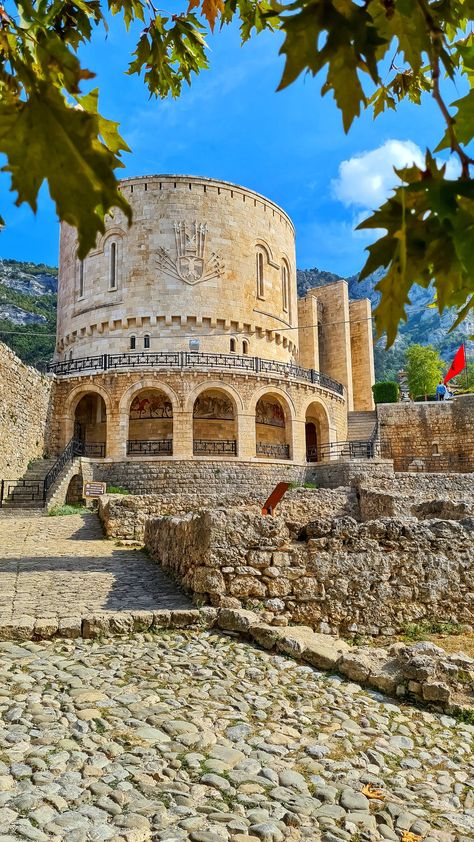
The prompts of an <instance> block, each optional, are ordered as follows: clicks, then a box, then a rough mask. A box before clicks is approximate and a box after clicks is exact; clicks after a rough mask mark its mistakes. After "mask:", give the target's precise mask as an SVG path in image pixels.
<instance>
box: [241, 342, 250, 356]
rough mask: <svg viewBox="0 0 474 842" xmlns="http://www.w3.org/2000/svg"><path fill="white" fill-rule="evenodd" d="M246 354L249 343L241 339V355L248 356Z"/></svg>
mask: <svg viewBox="0 0 474 842" xmlns="http://www.w3.org/2000/svg"><path fill="white" fill-rule="evenodd" d="M248 352H249V343H248V341H247V339H243V340H242V353H243V354H248Z"/></svg>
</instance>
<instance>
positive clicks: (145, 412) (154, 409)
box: [127, 385, 173, 457]
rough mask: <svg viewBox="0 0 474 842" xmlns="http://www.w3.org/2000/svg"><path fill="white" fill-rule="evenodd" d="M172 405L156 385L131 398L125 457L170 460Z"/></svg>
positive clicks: (171, 450)
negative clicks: (168, 458)
mask: <svg viewBox="0 0 474 842" xmlns="http://www.w3.org/2000/svg"><path fill="white" fill-rule="evenodd" d="M172 453H173V404H172V402H171V400H170V399H169V396H168V395H167V394H166V393H165V392H164V391H163V390H162V389H160V388H159V387H158V386H157V385H154V386H145V387H144V388H143V389H141V390H140V391H138V392H136V393H135V395H134V396H133V398H132V400H131V402H130V406H129V411H128V434H127V456H132V457H133V456H171V455H172Z"/></svg>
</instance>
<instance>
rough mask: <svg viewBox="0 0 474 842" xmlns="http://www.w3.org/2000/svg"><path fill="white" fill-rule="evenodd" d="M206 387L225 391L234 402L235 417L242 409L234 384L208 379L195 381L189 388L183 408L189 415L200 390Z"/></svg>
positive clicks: (241, 402)
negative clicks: (194, 384) (199, 381)
mask: <svg viewBox="0 0 474 842" xmlns="http://www.w3.org/2000/svg"><path fill="white" fill-rule="evenodd" d="M207 389H218V390H220V391H221V392H225V393H226V394H227V395H228V396H229V397H230V399H231V400H232V401H233V403H234V406H235V411H236V415H237V417H239V415H241V413H242V412H243V409H244V404H243V400H242V397H241V395H240V392H238V390H237V389H236V388H235V386H231V385H230V383H224V382H223V381H222V380H211V379H209V380H204V381H201V383H197V384H196V386H194V387H193V388H192V389H191V391H190V392H189V394H188V396H187V398H186V404H185V407H184V409H185V411H186V412H189V413H190V414H191V417H192V412H193V407H194V403H195V401H196V398H197V397H198V396H199V395H200V394H201V392H205V391H206V390H207Z"/></svg>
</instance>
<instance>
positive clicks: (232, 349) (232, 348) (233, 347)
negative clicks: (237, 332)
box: [230, 337, 237, 354]
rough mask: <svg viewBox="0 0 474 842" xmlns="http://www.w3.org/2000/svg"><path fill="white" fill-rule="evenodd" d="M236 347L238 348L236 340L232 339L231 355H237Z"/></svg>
mask: <svg viewBox="0 0 474 842" xmlns="http://www.w3.org/2000/svg"><path fill="white" fill-rule="evenodd" d="M236 347H237V346H236V342H235V339H234V338H233V337H232V339H231V340H230V353H231V354H235V351H236Z"/></svg>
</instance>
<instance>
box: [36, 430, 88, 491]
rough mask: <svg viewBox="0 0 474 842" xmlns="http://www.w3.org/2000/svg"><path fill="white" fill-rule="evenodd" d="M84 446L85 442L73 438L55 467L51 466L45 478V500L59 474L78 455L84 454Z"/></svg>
mask: <svg viewBox="0 0 474 842" xmlns="http://www.w3.org/2000/svg"><path fill="white" fill-rule="evenodd" d="M84 448H85V444H84V442H83V441H78V440H77V439H71V441H70V442H69V443H68V444H67V445H66V447H65V448H64V450H63V452H62V453H61V455H60V456H59V457H58V459H57V460H56V462H55V463H54V465H53V467H52V468H50V470H49V471H48V473H47V474H46V476H45V478H44V483H43V496H44V499H45V500H46V496H47V493H48V490H49V489H50V488H51V486H52V485H54V483H55V482H56V480H57V479H58V477H59V475H60V474H61V473H62V472H63V470H64V468H65V467H66V465H68V464H69V462H72V460H73V459H74V458H75V457H76V456H84Z"/></svg>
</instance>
